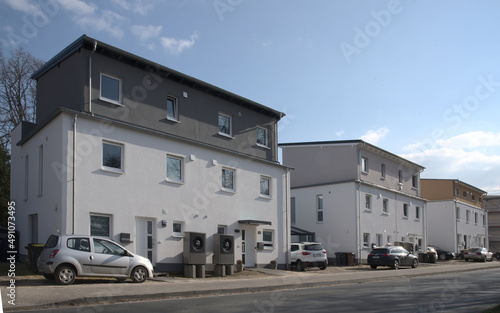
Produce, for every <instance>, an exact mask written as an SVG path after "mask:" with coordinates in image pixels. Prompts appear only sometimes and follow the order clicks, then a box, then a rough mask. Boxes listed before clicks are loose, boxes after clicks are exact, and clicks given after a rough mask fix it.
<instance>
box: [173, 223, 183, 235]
mask: <svg viewBox="0 0 500 313" xmlns="http://www.w3.org/2000/svg"><path fill="white" fill-rule="evenodd" d="M175 225H180V227H181V231H180V232H177V231H175ZM172 236H173V237H177V238H181V237H184V222H181V221H172Z"/></svg>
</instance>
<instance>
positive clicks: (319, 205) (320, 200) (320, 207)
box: [316, 195, 323, 222]
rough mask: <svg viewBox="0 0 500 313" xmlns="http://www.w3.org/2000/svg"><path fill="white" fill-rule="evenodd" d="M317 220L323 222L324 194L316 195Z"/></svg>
mask: <svg viewBox="0 0 500 313" xmlns="http://www.w3.org/2000/svg"><path fill="white" fill-rule="evenodd" d="M316 211H317V221H318V222H323V195H317V196H316Z"/></svg>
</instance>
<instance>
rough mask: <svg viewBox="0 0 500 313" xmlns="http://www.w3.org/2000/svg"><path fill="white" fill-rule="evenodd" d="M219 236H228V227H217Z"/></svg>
mask: <svg viewBox="0 0 500 313" xmlns="http://www.w3.org/2000/svg"><path fill="white" fill-rule="evenodd" d="M217 234H220V235H224V234H227V225H217Z"/></svg>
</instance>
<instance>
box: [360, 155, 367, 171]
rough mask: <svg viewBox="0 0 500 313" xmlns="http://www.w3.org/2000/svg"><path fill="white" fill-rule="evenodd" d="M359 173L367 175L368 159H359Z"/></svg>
mask: <svg viewBox="0 0 500 313" xmlns="http://www.w3.org/2000/svg"><path fill="white" fill-rule="evenodd" d="M361 171H362V172H363V173H368V158H365V157H362V158H361Z"/></svg>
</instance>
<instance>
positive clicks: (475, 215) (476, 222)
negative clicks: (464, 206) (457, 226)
mask: <svg viewBox="0 0 500 313" xmlns="http://www.w3.org/2000/svg"><path fill="white" fill-rule="evenodd" d="M478 217H479V216H478V214H477V212H474V225H477V224H478V221H479V218H478Z"/></svg>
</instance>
